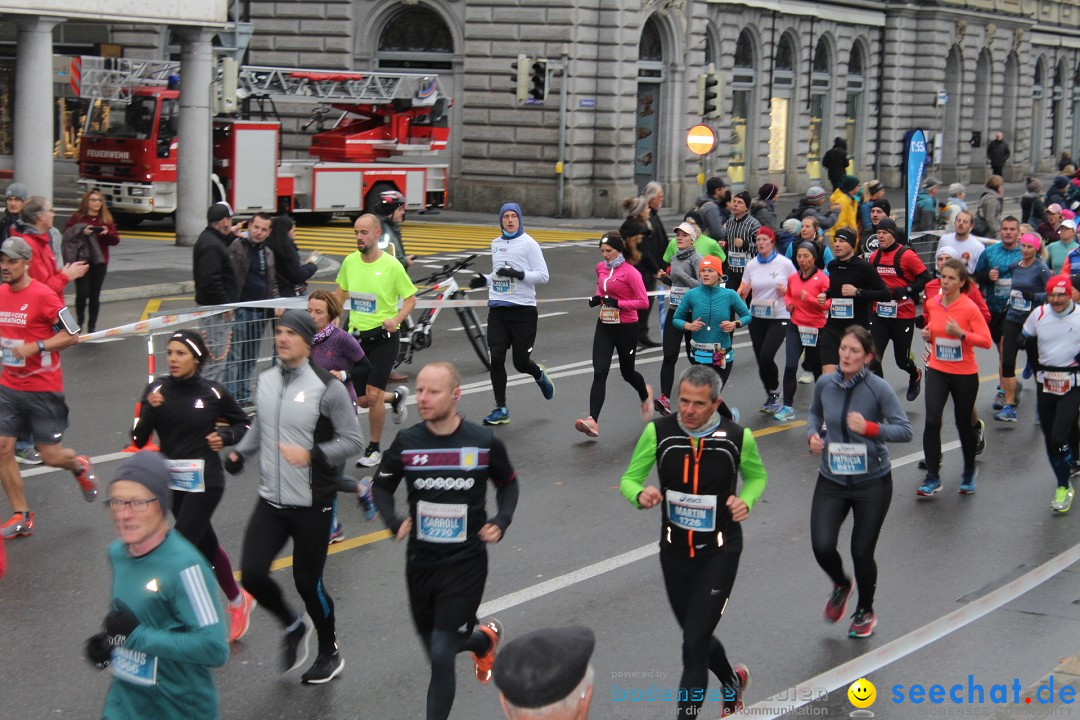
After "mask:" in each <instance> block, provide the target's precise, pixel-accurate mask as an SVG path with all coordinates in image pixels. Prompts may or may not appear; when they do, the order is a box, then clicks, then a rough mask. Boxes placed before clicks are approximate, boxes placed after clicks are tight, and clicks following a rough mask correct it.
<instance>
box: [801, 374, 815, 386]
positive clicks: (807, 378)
mask: <svg viewBox="0 0 1080 720" xmlns="http://www.w3.org/2000/svg"><path fill="white" fill-rule="evenodd" d="M812 382H814V376H813V375H811V374H810V373H803V374H802V375H800V376H799V384H800V385H809V384H810V383H812Z"/></svg>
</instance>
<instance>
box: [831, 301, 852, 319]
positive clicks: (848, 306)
mask: <svg viewBox="0 0 1080 720" xmlns="http://www.w3.org/2000/svg"><path fill="white" fill-rule="evenodd" d="M829 314H830V315H831V316H832V317H834V318H836V319H837V320H850V319H851V318H853V317H855V301H854V300H852V299H851V298H833V301H832V305H831V306H830V308H829Z"/></svg>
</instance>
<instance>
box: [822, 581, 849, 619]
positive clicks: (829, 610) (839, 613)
mask: <svg viewBox="0 0 1080 720" xmlns="http://www.w3.org/2000/svg"><path fill="white" fill-rule="evenodd" d="M853 588H854V586H853V585H852V583H851V581H850V580H848V584H847V585H846V586H845V585H836V586H834V587H833V591H832V594H830V595H829V599H828V601H826V603H825V622H828V623H838V622H840V618H842V617H844V615H845V613H846V611H847V601H848V598H849V597H851V591H852V589H853Z"/></svg>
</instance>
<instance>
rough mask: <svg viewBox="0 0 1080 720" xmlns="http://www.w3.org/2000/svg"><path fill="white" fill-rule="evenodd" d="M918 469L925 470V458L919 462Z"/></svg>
mask: <svg viewBox="0 0 1080 720" xmlns="http://www.w3.org/2000/svg"><path fill="white" fill-rule="evenodd" d="M919 469H920V470H926V458H923V459H922V460H920V461H919Z"/></svg>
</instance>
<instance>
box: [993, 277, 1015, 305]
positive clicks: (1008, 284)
mask: <svg viewBox="0 0 1080 720" xmlns="http://www.w3.org/2000/svg"><path fill="white" fill-rule="evenodd" d="M1011 293H1012V278H998V279H997V280H995V281H994V297H996V298H998V299H999V300H1008V299H1009V295H1010V294H1011Z"/></svg>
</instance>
